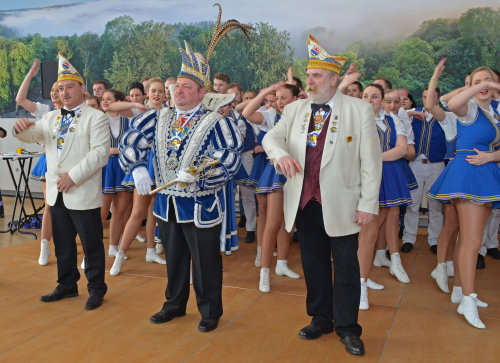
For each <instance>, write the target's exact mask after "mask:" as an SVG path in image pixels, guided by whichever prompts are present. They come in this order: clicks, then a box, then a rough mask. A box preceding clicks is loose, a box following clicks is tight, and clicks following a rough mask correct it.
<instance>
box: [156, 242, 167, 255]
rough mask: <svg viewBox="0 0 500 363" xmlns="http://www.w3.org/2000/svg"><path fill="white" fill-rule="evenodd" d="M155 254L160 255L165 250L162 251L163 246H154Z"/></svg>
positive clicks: (159, 244)
mask: <svg viewBox="0 0 500 363" xmlns="http://www.w3.org/2000/svg"><path fill="white" fill-rule="evenodd" d="M155 249H156V254H157V255H161V254H162V253H163V252H164V251H165V250H164V249H163V245H162V244H161V243H157V244H156V246H155Z"/></svg>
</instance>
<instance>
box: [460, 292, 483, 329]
mask: <svg viewBox="0 0 500 363" xmlns="http://www.w3.org/2000/svg"><path fill="white" fill-rule="evenodd" d="M457 312H458V313H459V314H461V315H463V316H464V317H465V319H466V320H467V322H468V323H469V324H470V325H472V326H473V327H475V328H478V329H485V328H486V326H485V325H484V324H483V322H482V321H481V319H479V313H478V312H477V295H476V294H470V295H469V296H464V298H463V299H462V302H461V303H460V305H458V309H457Z"/></svg>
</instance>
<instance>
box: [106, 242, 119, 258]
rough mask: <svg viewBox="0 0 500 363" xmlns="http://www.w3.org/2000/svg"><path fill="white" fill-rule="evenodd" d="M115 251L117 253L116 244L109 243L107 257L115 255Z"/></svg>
mask: <svg viewBox="0 0 500 363" xmlns="http://www.w3.org/2000/svg"><path fill="white" fill-rule="evenodd" d="M117 253H118V245H116V246H113V245H109V248H108V256H109V257H116V254H117Z"/></svg>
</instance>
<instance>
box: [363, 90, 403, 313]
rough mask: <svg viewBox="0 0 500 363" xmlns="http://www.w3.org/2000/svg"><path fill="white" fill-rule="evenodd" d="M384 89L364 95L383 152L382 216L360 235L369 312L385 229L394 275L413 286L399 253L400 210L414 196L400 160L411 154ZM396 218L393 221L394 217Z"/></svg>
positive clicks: (391, 268)
mask: <svg viewBox="0 0 500 363" xmlns="http://www.w3.org/2000/svg"><path fill="white" fill-rule="evenodd" d="M383 99H384V89H383V88H382V86H380V85H378V84H371V85H368V86H366V87H365V89H364V91H363V100H365V101H367V102H369V103H371V104H372V106H373V112H374V115H375V120H376V122H377V131H378V134H379V139H380V147H381V149H382V161H383V165H382V182H381V184H380V193H379V214H378V215H377V216H375V217H374V219H373V221H372V222H371V223H369V224H367V225H365V226H363V227H362V229H361V231H360V233H359V249H358V260H359V267H360V276H361V278H360V281H361V296H360V303H359V308H360V309H361V310H367V309H368V308H369V303H368V291H367V279H368V275H369V273H370V270H371V266H372V263H373V253H374V249H375V243H376V239H377V235H378V232H379V229H380V228H381V226H383V225H384V222H385V225H384V228H385V235H386V239H387V245H388V246H389V251H390V253H391V266H390V273H391V275H395V276H396V278H397V279H398V280H399V281H400V282H403V283H409V282H410V279H409V278H408V275H407V274H406V272H405V270H404V268H403V265H402V263H401V257H400V256H399V252H398V251H399V249H398V243H399V240H398V235H397V233H398V219H399V218H398V216H399V206H401V205H410V204H411V196H410V191H409V189H408V184H407V181H406V178H405V176H404V173H403V170H402V168H401V166H400V163H399V159H401V158H402V157H404V156H405V155H406V154H407V152H408V145H407V141H406V133H405V131H404V129H403V125H402V123H401V121H400V120H399V118H397V116H395V115H394V114H387V113H386V112H385V111H384V110H383V109H382V102H383ZM391 214H392V215H395V216H396V217H395V218H390V217H389V216H390V215H391Z"/></svg>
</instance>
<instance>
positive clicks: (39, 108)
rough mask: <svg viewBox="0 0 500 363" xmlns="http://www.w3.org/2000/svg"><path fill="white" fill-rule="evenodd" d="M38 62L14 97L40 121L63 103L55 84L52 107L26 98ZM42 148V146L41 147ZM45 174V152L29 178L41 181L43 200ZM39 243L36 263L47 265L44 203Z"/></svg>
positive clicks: (48, 236) (49, 235)
mask: <svg viewBox="0 0 500 363" xmlns="http://www.w3.org/2000/svg"><path fill="white" fill-rule="evenodd" d="M39 69H40V67H39V61H38V59H35V60H34V61H33V65H32V66H31V68H30V70H29V71H28V73H27V74H26V77H24V80H23V83H22V84H21V87H20V88H19V91H18V92H17V96H16V102H17V103H18V104H19V105H20V106H21V107H23V108H24V109H25V110H26V111H28V112H30V113H31V114H32V115H33V116H35V118H36V119H37V121H38V120H40V119H41V118H42V116H43V115H44V114H45V113H47V112H49V111H52V110H55V109H60V108H62V107H63V103H62V101H61V98H60V97H59V90H58V88H57V82H55V83H54V84H53V85H52V88H51V89H50V99H51V101H52V103H53V104H52V105H47V104H42V103H39V102H33V101H30V100H29V99H28V98H27V97H28V90H29V86H30V84H31V80H32V79H33V78H35V77H36V74H37V73H38V70H39ZM42 146H43V145H42ZM46 172H47V159H46V157H45V152H44V153H43V154H42V156H40V158H39V159H38V162H37V163H36V164H35V166H34V167H33V169H32V171H31V174H30V178H31V179H33V180H38V181H41V182H42V183H43V184H42V185H43V197H44V200H45V173H46ZM40 234H41V241H40V257H39V258H38V263H39V264H40V265H41V266H45V265H47V263H48V261H49V256H50V255H51V253H50V248H49V241H50V239H51V238H52V218H51V217H50V206H49V205H48V204H47V203H45V207H44V209H43V218H42V229H41V231H40Z"/></svg>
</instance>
